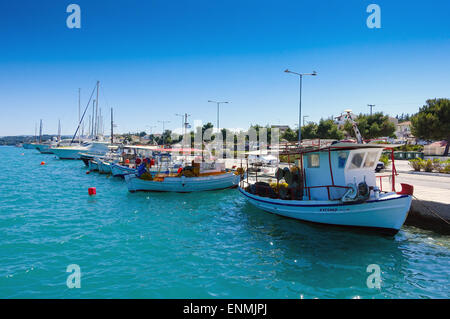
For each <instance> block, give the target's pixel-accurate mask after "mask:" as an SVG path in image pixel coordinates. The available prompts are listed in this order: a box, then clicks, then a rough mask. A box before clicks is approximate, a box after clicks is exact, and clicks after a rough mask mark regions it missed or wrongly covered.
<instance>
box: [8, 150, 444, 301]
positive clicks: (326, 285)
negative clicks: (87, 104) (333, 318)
mask: <svg viewBox="0 0 450 319" xmlns="http://www.w3.org/2000/svg"><path fill="white" fill-rule="evenodd" d="M22 153H23V154H24V155H21V154H22ZM43 160H44V161H46V165H44V166H40V162H41V161H43ZM0 162H1V163H2V172H1V174H0V297H1V298H77V297H82V298H300V297H301V296H302V297H303V298H316V297H317V298H355V297H356V298H448V297H449V291H450V290H449V286H450V285H449V283H450V279H449V277H450V270H449V269H450V267H449V266H450V250H449V249H450V241H449V238H448V237H443V236H439V235H437V234H435V233H432V232H428V231H422V230H419V229H417V228H413V227H404V228H403V229H402V230H401V231H400V233H399V234H398V235H396V236H395V237H394V238H389V237H380V236H378V235H372V234H367V233H363V232H360V231H348V230H342V229H336V228H333V227H327V226H319V225H311V224H304V223H301V222H298V221H295V220H290V219H285V218H281V217H278V216H275V215H271V214H268V213H265V212H263V211H260V210H258V209H256V208H254V207H252V206H250V205H249V204H247V203H246V202H245V200H243V198H242V197H240V195H239V193H238V191H236V190H226V191H218V192H206V193H197V194H169V193H167V194H164V193H135V194H130V193H128V192H127V189H126V185H125V183H124V181H123V180H120V179H116V178H112V177H107V176H102V175H98V174H97V173H91V174H89V175H86V174H85V172H86V168H84V165H83V164H82V162H81V161H61V160H57V159H55V158H54V156H52V155H41V154H39V153H37V152H36V151H34V150H23V149H19V148H14V147H0ZM88 187H96V188H97V196H95V197H89V196H88V195H87V189H88ZM69 264H78V265H80V267H81V272H82V277H81V289H68V288H67V286H66V279H67V276H68V273H66V267H67V266H68V265H69ZM370 264H378V265H379V266H380V267H381V271H382V284H381V289H369V288H367V285H366V280H367V276H368V275H369V273H367V272H366V268H367V266H368V265H370Z"/></svg>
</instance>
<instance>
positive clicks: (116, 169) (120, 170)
mask: <svg viewBox="0 0 450 319" xmlns="http://www.w3.org/2000/svg"><path fill="white" fill-rule="evenodd" d="M111 173H112V175H113V176H115V177H124V176H125V175H129V174H135V173H136V169H134V168H130V167H126V166H122V165H119V164H114V163H113V164H111Z"/></svg>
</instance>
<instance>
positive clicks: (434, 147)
mask: <svg viewBox="0 0 450 319" xmlns="http://www.w3.org/2000/svg"><path fill="white" fill-rule="evenodd" d="M446 146H447V141H439V142H434V143H431V144H428V145H425V146H424V147H423V153H424V154H425V156H443V155H444V152H445V147H446Z"/></svg>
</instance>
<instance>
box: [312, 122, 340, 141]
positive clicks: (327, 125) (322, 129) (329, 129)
mask: <svg viewBox="0 0 450 319" xmlns="http://www.w3.org/2000/svg"><path fill="white" fill-rule="evenodd" d="M316 132H317V133H316V134H317V137H318V138H322V139H333V140H342V139H343V138H344V133H343V132H342V131H341V130H339V128H338V126H337V124H336V123H334V121H333V120H332V119H328V120H324V119H321V120H320V122H319V125H318V126H317V130H316Z"/></svg>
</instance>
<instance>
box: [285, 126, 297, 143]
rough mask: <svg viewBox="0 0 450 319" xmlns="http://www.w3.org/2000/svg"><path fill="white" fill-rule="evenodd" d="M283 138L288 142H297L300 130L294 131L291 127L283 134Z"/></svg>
mask: <svg viewBox="0 0 450 319" xmlns="http://www.w3.org/2000/svg"><path fill="white" fill-rule="evenodd" d="M281 138H282V139H285V140H286V141H288V142H295V141H297V140H298V130H295V131H293V130H292V129H291V128H290V127H288V128H287V130H286V131H284V133H283V134H282V135H281Z"/></svg>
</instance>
